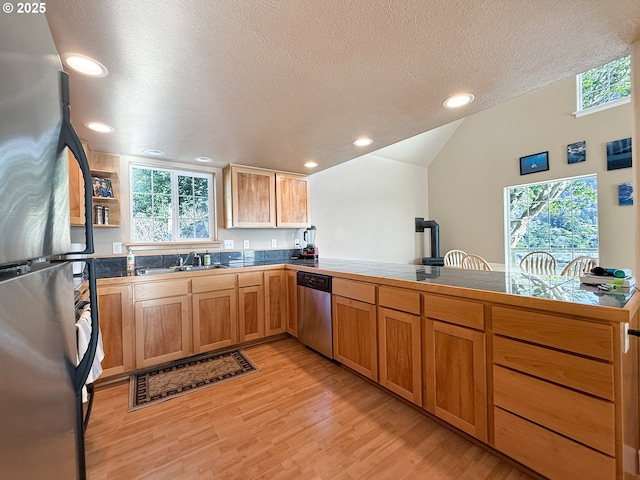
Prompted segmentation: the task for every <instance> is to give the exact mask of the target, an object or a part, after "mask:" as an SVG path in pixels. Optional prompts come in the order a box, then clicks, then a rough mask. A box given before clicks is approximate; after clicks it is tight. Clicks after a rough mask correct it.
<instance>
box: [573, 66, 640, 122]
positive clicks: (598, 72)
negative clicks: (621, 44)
mask: <svg viewBox="0 0 640 480" xmlns="http://www.w3.org/2000/svg"><path fill="white" fill-rule="evenodd" d="M630 96H631V57H630V56H626V57H622V58H619V59H618V60H614V61H613V62H609V63H607V64H606V65H601V66H599V67H596V68H593V69H591V70H589V71H587V72H584V73H581V74H580V75H578V111H583V110H587V109H592V108H594V107H597V106H601V105H609V104H618V103H620V101H621V100H624V99H629V97H630Z"/></svg>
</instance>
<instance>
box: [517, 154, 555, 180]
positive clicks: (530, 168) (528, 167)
mask: <svg viewBox="0 0 640 480" xmlns="http://www.w3.org/2000/svg"><path fill="white" fill-rule="evenodd" d="M545 170H549V152H540V153H534V154H533V155H527V156H526V157H520V175H526V174H528V173H536V172H544V171H545Z"/></svg>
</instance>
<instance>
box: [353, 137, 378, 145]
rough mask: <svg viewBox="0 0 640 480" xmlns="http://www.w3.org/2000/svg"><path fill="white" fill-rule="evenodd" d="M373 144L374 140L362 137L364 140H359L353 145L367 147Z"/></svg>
mask: <svg viewBox="0 0 640 480" xmlns="http://www.w3.org/2000/svg"><path fill="white" fill-rule="evenodd" d="M372 143H373V140H371V139H370V138H366V137H362V138H357V139H355V140H354V141H353V144H354V145H355V146H356V147H366V146H368V145H371V144H372Z"/></svg>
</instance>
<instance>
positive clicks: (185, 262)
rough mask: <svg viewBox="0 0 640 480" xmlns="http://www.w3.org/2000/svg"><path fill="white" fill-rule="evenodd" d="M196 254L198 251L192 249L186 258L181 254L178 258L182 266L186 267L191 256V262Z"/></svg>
mask: <svg viewBox="0 0 640 480" xmlns="http://www.w3.org/2000/svg"><path fill="white" fill-rule="evenodd" d="M195 254H196V252H194V251H191V252H189V254H188V255H187V258H184V259H183V258H182V257H181V256H180V254H178V260H179V263H180V266H181V267H184V266H185V265H189V258H191V262H193V259H194V256H195Z"/></svg>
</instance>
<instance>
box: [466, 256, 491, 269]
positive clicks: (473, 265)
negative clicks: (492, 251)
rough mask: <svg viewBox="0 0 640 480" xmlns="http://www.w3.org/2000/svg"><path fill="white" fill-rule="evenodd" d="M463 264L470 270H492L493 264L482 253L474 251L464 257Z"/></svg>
mask: <svg viewBox="0 0 640 480" xmlns="http://www.w3.org/2000/svg"><path fill="white" fill-rule="evenodd" d="M461 266H462V268H466V269H468V270H491V266H490V265H489V264H488V263H487V261H486V260H485V259H484V258H482V257H481V256H480V255H474V254H473V253H469V254H467V255H465V256H464V257H462V262H461Z"/></svg>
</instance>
